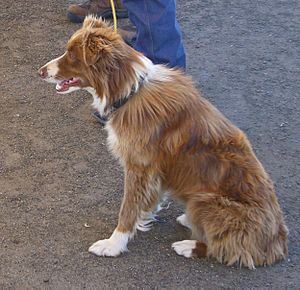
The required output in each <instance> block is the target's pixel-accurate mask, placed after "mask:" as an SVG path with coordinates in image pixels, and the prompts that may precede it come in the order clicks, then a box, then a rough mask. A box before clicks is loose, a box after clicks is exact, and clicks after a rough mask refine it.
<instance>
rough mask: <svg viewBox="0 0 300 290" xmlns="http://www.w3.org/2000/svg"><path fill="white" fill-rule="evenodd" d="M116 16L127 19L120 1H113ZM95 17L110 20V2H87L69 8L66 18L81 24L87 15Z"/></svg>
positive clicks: (90, 0) (105, 0)
mask: <svg viewBox="0 0 300 290" xmlns="http://www.w3.org/2000/svg"><path fill="white" fill-rule="evenodd" d="M114 3H115V8H116V14H117V17H118V18H126V17H128V15H127V11H126V9H124V7H123V5H122V3H121V0H114ZM90 14H93V15H97V16H98V17H102V18H112V9H111V5H110V0H89V1H83V2H81V3H79V4H72V5H70V6H69V8H68V11H67V16H68V18H69V20H70V21H71V22H74V23H80V22H83V20H84V18H85V17H86V16H87V15H90Z"/></svg>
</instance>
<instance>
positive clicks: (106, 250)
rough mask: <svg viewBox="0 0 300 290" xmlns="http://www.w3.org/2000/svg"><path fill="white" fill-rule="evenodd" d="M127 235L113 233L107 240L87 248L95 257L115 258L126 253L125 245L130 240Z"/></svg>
mask: <svg viewBox="0 0 300 290" xmlns="http://www.w3.org/2000/svg"><path fill="white" fill-rule="evenodd" d="M130 236H131V235H130V234H128V233H120V232H118V231H114V232H113V234H112V235H111V237H110V238H109V239H105V240H100V241H98V242H96V243H94V244H92V245H91V246H90V247H89V252H91V253H93V254H95V255H97V256H105V257H117V256H119V255H120V254H121V253H123V252H126V251H127V243H128V240H129V238H130Z"/></svg>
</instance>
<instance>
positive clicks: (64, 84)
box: [56, 78, 76, 92]
mask: <svg viewBox="0 0 300 290" xmlns="http://www.w3.org/2000/svg"><path fill="white" fill-rule="evenodd" d="M75 82H76V80H74V79H73V78H72V79H69V80H64V81H62V82H60V83H58V84H57V85H56V90H57V91H59V92H62V91H66V90H67V89H68V88H69V86H70V85H71V84H72V83H75Z"/></svg>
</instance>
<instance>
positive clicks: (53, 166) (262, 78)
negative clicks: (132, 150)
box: [0, 0, 300, 289]
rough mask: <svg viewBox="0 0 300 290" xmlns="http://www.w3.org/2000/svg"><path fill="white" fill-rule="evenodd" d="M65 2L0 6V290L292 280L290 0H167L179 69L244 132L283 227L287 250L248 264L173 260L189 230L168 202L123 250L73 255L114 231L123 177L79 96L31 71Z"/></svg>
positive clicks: (58, 32) (297, 130) (49, 45)
mask: <svg viewBox="0 0 300 290" xmlns="http://www.w3.org/2000/svg"><path fill="white" fill-rule="evenodd" d="M68 3H69V2H66V1H62V0H58V1H53V0H44V1H37V0H28V1H3V0H2V1H1V12H0V27H1V36H0V37H1V41H0V75H1V81H0V86H1V89H0V97H1V112H0V124H1V126H0V288H1V289H10V288H11V289H14V288H19V289H24V288H30V289H31V288H49V289H70V288H72V289H79V288H96V287H97V288H104V287H107V288H116V287H124V288H133V287H139V288H141V287H151V288H154V287H159V288H169V289H175V288H187V289H189V288H202V287H203V288H210V289H212V288H221V287H222V288H240V289H242V288H264V289H266V288H269V289H275V288H276V289H282V288H289V289H299V287H300V276H299V273H300V265H299V254H300V251H299V246H300V244H299V239H300V233H299V222H300V211H299V208H300V202H299V189H300V184H299V173H300V172H299V168H300V154H299V149H300V146H299V145H300V140H299V138H300V137H299V136H300V124H299V119H300V115H299V112H300V98H299V91H300V87H299V83H300V81H299V64H300V59H299V56H300V51H299V43H300V39H299V37H300V30H299V27H300V25H299V19H300V10H299V2H298V0H289V1H283V0H281V1H280V0H273V1H271V0H267V1H246V0H241V1H223V0H216V1H207V0H201V1H199V0H191V1H184V0H178V17H179V21H180V23H181V25H182V29H183V32H184V39H185V45H186V49H187V58H188V68H187V71H188V73H189V74H191V75H192V76H193V77H194V80H195V82H196V83H197V85H198V86H199V87H200V88H201V90H202V91H203V92H204V94H205V95H206V96H207V97H208V98H209V99H210V100H211V102H213V103H214V104H215V105H216V106H217V107H218V108H219V109H220V110H221V111H222V112H223V113H224V114H225V115H227V116H228V117H229V118H230V119H231V120H232V121H233V122H234V123H235V124H237V125H238V126H239V127H240V128H241V129H243V130H244V131H245V132H246V133H247V134H248V136H249V138H250V140H251V142H252V144H253V147H254V149H255V151H256V153H257V155H258V157H259V158H260V159H261V161H262V162H263V164H264V166H265V168H266V169H267V171H268V172H269V173H270V175H271V176H272V178H273V180H274V182H275V185H276V189H277V192H278V197H279V201H280V204H281V206H282V209H283V211H284V214H285V217H286V222H287V225H288V227H289V229H290V236H289V257H288V259H287V260H285V261H283V262H281V263H278V264H276V265H274V266H272V267H267V268H258V269H257V270H255V271H250V270H247V269H239V268H236V267H226V266H224V265H220V264H218V263H217V262H216V261H214V260H206V259H204V260H195V259H186V258H183V257H180V256H177V255H176V254H175V252H173V251H172V249H171V247H170V246H171V243H172V242H174V241H178V240H181V239H185V238H188V237H189V233H188V231H187V230H185V229H183V228H182V227H181V226H179V225H177V224H176V222H175V218H176V216H178V215H179V214H180V213H181V212H182V208H181V207H180V205H178V204H177V203H176V202H172V203H171V204H170V207H169V209H168V210H164V211H163V212H162V213H161V215H160V221H161V222H160V223H158V224H155V226H154V227H153V229H152V230H151V231H150V232H148V233H138V235H137V237H136V238H135V240H134V241H133V242H131V243H130V245H129V250H130V251H129V252H128V253H126V254H124V255H123V256H121V257H118V258H99V257H95V256H93V255H91V254H89V253H88V252H87V249H88V247H89V246H90V245H91V243H93V242H95V241H96V240H98V239H100V238H107V237H109V235H110V234H111V232H112V231H113V230H114V227H115V226H116V223H117V216H118V209H119V206H120V202H121V197H122V186H123V173H122V169H121V168H120V167H119V165H118V163H117V162H116V161H115V160H114V159H113V158H112V157H111V155H110V154H109V153H108V151H107V149H106V145H105V143H106V133H105V131H104V130H103V129H102V128H101V126H100V125H99V124H98V123H96V122H95V121H94V119H93V118H92V117H91V107H90V104H91V102H92V99H91V97H90V96H89V95H88V94H87V93H85V92H77V93H73V94H70V95H64V96H61V95H58V94H56V92H55V89H54V87H53V86H52V85H49V84H46V83H44V82H42V81H40V80H39V79H38V77H37V69H38V68H39V67H40V66H41V65H42V64H44V63H45V62H46V61H48V60H50V59H51V58H53V57H54V56H57V55H59V54H61V53H62V52H63V51H64V45H65V42H66V40H67V39H68V38H69V36H70V35H71V34H72V33H73V32H74V31H75V30H76V29H77V28H78V27H79V26H78V25H74V24H71V23H69V22H68V20H67V19H66V15H65V14H66V7H67V5H68ZM126 23H127V22H126V21H122V22H120V24H126Z"/></svg>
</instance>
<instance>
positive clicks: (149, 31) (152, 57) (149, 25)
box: [144, 0, 154, 59]
mask: <svg viewBox="0 0 300 290" xmlns="http://www.w3.org/2000/svg"><path fill="white" fill-rule="evenodd" d="M148 1H149V0H148ZM144 7H145V10H146V15H147V26H148V33H149V37H150V39H151V53H152V55H151V59H154V48H153V37H152V32H151V31H152V30H151V24H150V21H149V13H148V7H147V0H144Z"/></svg>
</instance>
